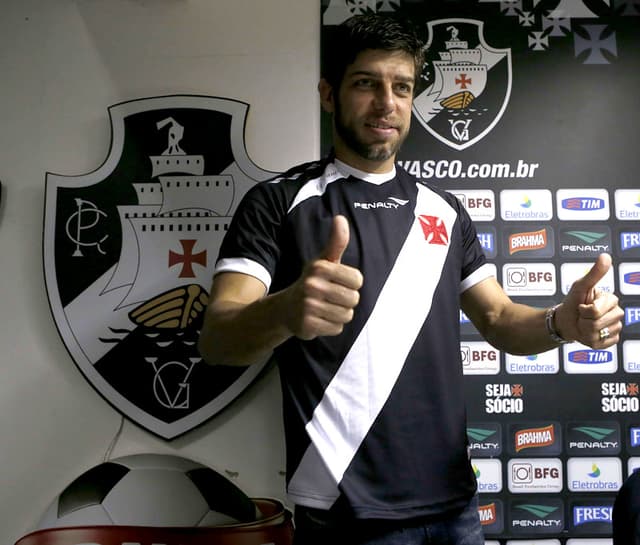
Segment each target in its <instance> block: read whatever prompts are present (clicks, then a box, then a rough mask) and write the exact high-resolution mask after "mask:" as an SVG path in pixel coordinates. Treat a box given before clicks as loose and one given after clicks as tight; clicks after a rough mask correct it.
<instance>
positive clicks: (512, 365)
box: [504, 348, 560, 375]
mask: <svg viewBox="0 0 640 545" xmlns="http://www.w3.org/2000/svg"><path fill="white" fill-rule="evenodd" d="M504 357H505V360H504V368H505V371H506V372H507V373H509V374H510V375H523V374H526V375H551V374H555V373H557V372H558V371H560V360H559V350H558V349H557V348H554V349H552V350H548V351H547V352H543V353H542V354H531V355H529V356H515V355H513V354H509V353H505V356H504Z"/></svg>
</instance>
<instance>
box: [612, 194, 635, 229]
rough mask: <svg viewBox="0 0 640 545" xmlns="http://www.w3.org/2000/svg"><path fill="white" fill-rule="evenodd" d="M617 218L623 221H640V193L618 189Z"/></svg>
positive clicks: (616, 196)
mask: <svg viewBox="0 0 640 545" xmlns="http://www.w3.org/2000/svg"><path fill="white" fill-rule="evenodd" d="M614 199H615V206H616V218H617V219H619V220H621V221H638V220H640V191H639V190H637V189H616V192H615V197H614Z"/></svg>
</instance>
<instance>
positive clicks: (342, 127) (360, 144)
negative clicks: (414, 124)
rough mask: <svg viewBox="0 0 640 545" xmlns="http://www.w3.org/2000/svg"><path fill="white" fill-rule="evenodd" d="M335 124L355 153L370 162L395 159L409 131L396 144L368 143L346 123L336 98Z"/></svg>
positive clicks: (338, 132) (341, 136)
mask: <svg viewBox="0 0 640 545" xmlns="http://www.w3.org/2000/svg"><path fill="white" fill-rule="evenodd" d="M334 104H335V105H334V108H335V110H334V116H333V122H334V125H335V129H336V133H337V134H338V135H339V136H340V138H341V139H342V140H343V141H344V143H345V144H346V145H347V146H348V147H349V149H351V150H352V151H353V152H355V153H356V154H358V155H359V156H360V157H362V158H364V159H367V160H369V161H386V160H387V159H390V158H391V157H394V156H395V155H396V153H398V150H399V149H400V146H401V145H402V143H403V142H404V140H405V138H406V137H407V131H405V132H399V137H398V139H397V140H396V141H395V142H384V143H382V142H380V143H375V142H374V143H367V142H364V141H363V140H362V139H361V138H360V136H359V135H358V133H357V131H356V129H355V128H354V127H352V126H349V125H347V124H346V123H344V121H343V119H342V107H341V105H340V101H339V100H338V99H337V97H336V98H335V103H334Z"/></svg>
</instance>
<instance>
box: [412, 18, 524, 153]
mask: <svg viewBox="0 0 640 545" xmlns="http://www.w3.org/2000/svg"><path fill="white" fill-rule="evenodd" d="M427 30H428V39H427V45H426V49H427V54H426V64H425V71H424V72H423V78H424V79H425V80H426V85H427V87H426V89H425V90H424V91H422V92H421V93H419V94H418V96H416V98H415V100H414V104H413V113H414V115H415V116H416V118H417V120H418V121H419V122H420V124H421V125H422V126H423V127H424V128H425V129H426V130H427V131H428V132H429V133H431V134H432V135H433V136H435V137H436V138H437V139H438V140H440V141H441V142H443V143H444V144H446V145H447V146H449V147H452V148H454V149H456V150H463V149H465V148H467V147H469V146H471V145H473V144H475V143H476V142H478V141H480V140H481V139H482V138H483V137H484V136H486V135H487V134H488V133H489V132H490V131H491V129H493V127H495V125H496V124H497V123H498V121H499V120H500V118H501V117H502V114H503V113H504V111H505V109H506V107H507V103H508V101H509V97H510V95H511V81H512V80H511V50H510V49H495V48H492V47H491V46H489V45H488V44H487V43H486V42H485V39H484V36H483V23H482V22H481V21H474V20H470V19H441V20H437V21H430V22H428V23H427Z"/></svg>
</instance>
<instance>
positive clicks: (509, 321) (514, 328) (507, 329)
mask: <svg viewBox="0 0 640 545" xmlns="http://www.w3.org/2000/svg"><path fill="white" fill-rule="evenodd" d="M545 313H546V309H540V308H534V307H530V306H527V305H521V304H518V303H512V304H511V305H508V306H507V307H506V308H505V309H504V311H503V312H502V313H501V314H500V316H498V317H496V320H495V321H494V322H493V323H492V324H491V325H490V327H488V328H487V332H486V339H487V341H489V342H490V343H491V344H492V345H493V346H495V347H496V348H498V349H499V350H503V351H505V352H508V353H510V354H516V355H526V354H539V353H541V352H546V351H547V350H551V349H552V348H556V347H557V346H558V345H559V343H557V342H556V341H554V340H553V339H552V338H551V336H550V335H549V330H548V329H547V325H546V322H545Z"/></svg>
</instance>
